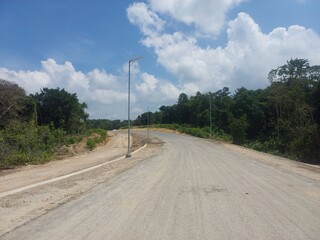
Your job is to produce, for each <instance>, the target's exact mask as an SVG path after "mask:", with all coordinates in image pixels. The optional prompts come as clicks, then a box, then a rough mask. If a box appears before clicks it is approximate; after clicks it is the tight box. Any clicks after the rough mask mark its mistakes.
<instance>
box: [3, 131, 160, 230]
mask: <svg viewBox="0 0 320 240" xmlns="http://www.w3.org/2000/svg"><path fill="white" fill-rule="evenodd" d="M112 135H113V136H112V137H111V140H110V141H108V142H107V144H106V145H105V146H100V147H99V148H98V149H96V150H95V151H93V152H90V153H88V152H86V153H85V154H83V155H80V156H74V157H71V158H66V159H64V160H59V161H53V162H50V163H48V164H44V165H37V166H25V167H21V168H18V169H15V170H7V171H5V172H4V171H3V172H2V175H0V182H1V185H0V195H1V194H5V193H6V192H8V191H10V190H13V189H17V188H21V187H24V186H28V185H30V184H34V183H38V182H41V181H45V180H48V179H52V178H55V177H59V176H63V175H66V174H69V173H72V172H75V171H79V170H81V169H85V168H88V167H92V166H95V165H98V164H101V163H104V162H107V161H111V160H113V159H115V158H118V157H120V156H123V155H125V153H126V151H127V137H126V134H124V133H118V132H114V133H113V134H112ZM143 144H145V138H144V137H141V136H139V135H136V134H133V144H132V150H133V151H134V150H136V149H138V148H140V147H141V146H142V145H143ZM153 151H155V148H152V147H149V149H148V151H145V152H146V154H147V155H148V154H152V153H153ZM142 156H144V155H142ZM142 160H143V158H141V157H140V158H134V159H133V158H132V159H131V158H128V159H122V160H120V161H117V162H114V163H111V164H108V165H104V166H102V167H100V168H97V169H94V170H91V171H89V172H86V173H82V174H79V175H76V176H73V177H70V178H67V179H64V180H60V181H56V182H53V183H50V184H45V185H42V186H39V187H34V188H31V189H28V190H25V191H21V192H18V193H15V194H10V195H7V196H4V197H0V236H1V235H3V234H5V233H6V232H8V231H10V230H12V229H14V228H16V227H18V226H20V225H22V224H24V223H26V222H28V221H30V220H32V219H34V218H36V217H38V216H41V215H43V214H45V213H46V212H48V211H49V210H51V209H53V208H55V207H57V206H59V205H61V204H63V203H65V202H67V201H69V200H71V199H75V198H77V197H78V196H80V195H81V194H82V193H84V192H86V191H87V190H89V189H92V188H94V187H95V186H97V185H99V184H100V183H102V182H104V181H106V180H108V179H110V178H112V177H113V176H115V175H117V174H120V173H122V172H124V171H127V170H128V169H130V168H132V167H133V166H136V165H137V164H139V163H140V162H141V161H142Z"/></svg>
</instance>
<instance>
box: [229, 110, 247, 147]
mask: <svg viewBox="0 0 320 240" xmlns="http://www.w3.org/2000/svg"><path fill="white" fill-rule="evenodd" d="M248 127H249V124H248V121H247V116H246V115H242V116H241V117H240V118H234V119H232V120H231V123H230V131H231V135H232V140H233V143H235V144H243V143H245V140H246V136H247V129H248Z"/></svg>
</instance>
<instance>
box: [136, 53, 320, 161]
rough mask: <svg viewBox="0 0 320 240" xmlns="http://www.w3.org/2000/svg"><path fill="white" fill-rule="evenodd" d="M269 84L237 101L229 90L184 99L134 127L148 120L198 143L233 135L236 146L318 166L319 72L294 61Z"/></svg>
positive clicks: (144, 116)
mask: <svg viewBox="0 0 320 240" xmlns="http://www.w3.org/2000/svg"><path fill="white" fill-rule="evenodd" d="M268 78H269V80H270V86H269V87H267V88H266V89H258V90H248V89H246V88H240V89H237V91H236V92H235V94H234V95H230V92H229V89H228V88H226V87H225V88H223V89H222V90H219V91H216V92H214V93H206V94H202V93H200V92H197V93H196V95H195V96H191V97H188V96H187V95H186V94H184V93H182V94H180V96H179V98H178V101H177V103H176V104H174V105H172V106H162V107H160V109H159V110H160V111H159V112H155V113H150V112H148V113H144V114H142V115H140V116H139V117H138V118H137V120H136V122H135V123H136V124H137V125H143V124H146V122H147V119H148V118H149V119H150V123H151V124H160V126H167V127H169V128H170V129H174V130H178V131H180V132H184V133H188V134H190V135H194V136H198V137H208V136H210V132H211V134H212V137H213V138H219V136H220V135H222V136H224V137H223V138H225V139H228V138H229V139H230V135H231V136H232V139H233V142H234V143H236V144H241V145H243V144H245V145H246V146H249V147H252V148H254V149H256V150H259V151H265V152H270V153H273V154H278V155H282V156H286V157H290V158H292V159H297V160H300V161H305V162H310V163H318V164H319V163H320V66H310V64H309V62H308V60H306V59H291V60H290V61H288V62H287V63H286V64H284V65H283V66H280V67H278V68H276V69H272V70H271V71H270V73H269V75H268ZM210 110H211V111H210ZM210 112H211V116H210ZM147 117H148V118H147ZM210 119H211V124H210ZM161 124H170V125H161ZM177 124H178V125H177ZM210 126H212V130H211V131H210ZM220 131H221V132H222V133H223V134H220ZM217 132H218V134H217ZM228 136H229V137H228Z"/></svg>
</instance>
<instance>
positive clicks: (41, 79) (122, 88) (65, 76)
mask: <svg viewBox="0 0 320 240" xmlns="http://www.w3.org/2000/svg"><path fill="white" fill-rule="evenodd" d="M41 64H42V68H41V70H38V71H12V70H9V69H6V68H0V79H5V80H9V81H13V82H15V83H17V84H18V85H20V86H21V87H23V88H24V89H25V90H26V91H27V93H35V92H40V89H41V88H44V87H48V88H57V87H59V88H60V89H62V88H64V89H66V90H67V91H68V92H70V93H77V96H78V98H79V100H80V102H86V103H87V104H88V112H89V114H90V118H109V119H119V118H120V119H126V117H127V101H128V92H127V86H128V85H127V84H128V79H127V76H128V72H127V70H128V69H127V67H128V65H127V63H126V64H124V66H126V68H124V69H123V72H122V73H120V75H119V76H115V75H113V74H109V73H107V72H106V71H105V70H99V69H94V70H92V71H90V72H88V73H83V72H81V71H77V70H76V69H75V68H74V67H73V65H72V63H71V62H65V63H63V64H59V63H57V62H56V61H55V60H54V59H48V60H46V61H42V62H41ZM131 77H132V84H133V86H135V88H134V87H133V88H131V104H132V111H131V112H132V118H135V117H136V116H137V115H139V114H141V113H143V112H145V111H147V108H148V106H151V107H152V110H153V111H155V110H158V109H157V107H159V106H160V105H163V104H172V103H173V102H175V101H176V99H177V96H178V94H179V92H180V91H179V90H178V89H177V88H176V87H175V86H174V85H173V84H171V83H169V82H168V81H166V80H159V79H158V78H157V77H156V76H154V75H151V74H148V73H146V72H141V71H140V68H139V65H138V63H135V64H134V65H132V76H131ZM150 110H151V109H150Z"/></svg>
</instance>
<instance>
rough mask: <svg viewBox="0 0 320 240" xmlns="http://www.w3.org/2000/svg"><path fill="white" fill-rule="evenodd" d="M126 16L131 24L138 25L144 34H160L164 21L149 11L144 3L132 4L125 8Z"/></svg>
mask: <svg viewBox="0 0 320 240" xmlns="http://www.w3.org/2000/svg"><path fill="white" fill-rule="evenodd" d="M127 15H128V18H129V21H130V22H131V23H132V24H135V25H139V26H140V29H141V31H142V32H143V33H144V34H148V35H153V34H155V33H157V32H160V31H161V30H162V28H163V25H164V21H163V20H162V19H160V18H159V17H158V15H157V14H156V13H154V12H153V11H150V10H149V9H148V6H147V5H146V4H145V3H142V2H141V3H133V4H132V5H130V6H129V7H128V8H127Z"/></svg>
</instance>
